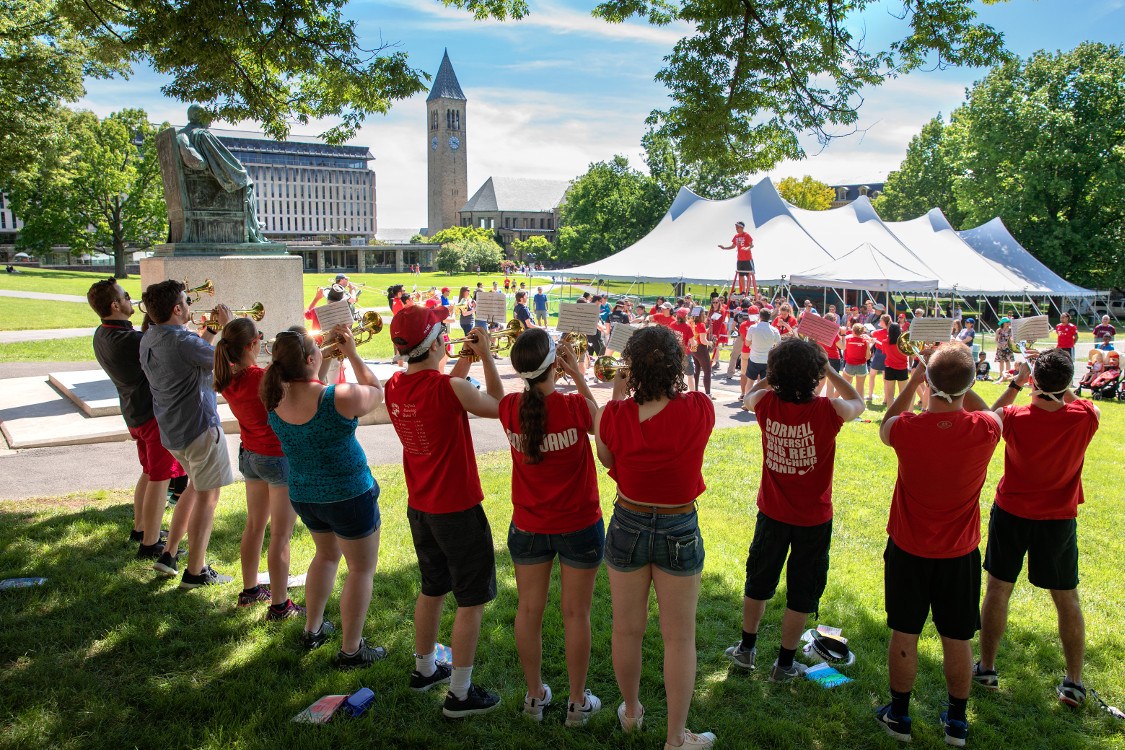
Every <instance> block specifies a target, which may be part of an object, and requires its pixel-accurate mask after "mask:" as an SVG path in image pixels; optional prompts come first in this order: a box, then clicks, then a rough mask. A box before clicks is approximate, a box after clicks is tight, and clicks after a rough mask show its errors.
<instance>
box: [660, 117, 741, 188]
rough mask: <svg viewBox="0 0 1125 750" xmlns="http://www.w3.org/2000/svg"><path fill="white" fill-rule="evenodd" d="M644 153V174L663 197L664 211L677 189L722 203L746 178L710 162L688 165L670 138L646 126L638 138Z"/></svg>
mask: <svg viewBox="0 0 1125 750" xmlns="http://www.w3.org/2000/svg"><path fill="white" fill-rule="evenodd" d="M641 146H642V147H643V148H644V150H645V154H644V160H645V165H646V166H647V167H648V173H649V175H650V176H651V177H652V179H653V180H655V181H656V186H657V187H658V188H659V190H660V193H661V195H662V196H663V200H664V205H665V208H667V207H668V206H670V205H671V204H672V201H674V200H675V199H676V195H677V194H678V193H679V192H680V188H682V187H686V188H688V189H689V190H691V191H692V192H694V193H695V194H696V195H700V196H702V197H704V198H709V199H711V200H726V199H727V198H733V197H734V196H736V195H738V194H739V193H742V192H743V191H744V190H745V189H746V187H745V186H746V180H747V179H748V177H749V175H748V174H747V173H746V172H745V170H738V171H735V172H733V173H731V172H727V171H726V169H725V167H726V166H729V165H725V164H724V165H720V164H717V163H715V162H714V161H713V160H710V159H707V160H704V161H701V162H700V161H691V160H689V159H686V158H684V155H683V153H682V149H681V147H680V144H679V142H678V141H676V140H675V139H674V138H670V137H669V136H668V135H666V134H665V133H663V132H661V131H660V130H659V129H657V128H656V127H655V123H654V122H650V124H649V129H648V131H647V132H646V133H645V134H644V136H643V137H642V138H641Z"/></svg>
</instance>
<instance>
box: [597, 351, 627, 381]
mask: <svg viewBox="0 0 1125 750" xmlns="http://www.w3.org/2000/svg"><path fill="white" fill-rule="evenodd" d="M619 371H620V372H622V373H624V374H628V372H629V366H628V365H627V364H625V362H624V361H622V360H620V359H614V358H613V357H611V356H609V355H608V354H607V355H605V356H602V357H598V358H597V359H595V360H594V378H596V379H597V381H598V382H599V383H608V382H609V381H611V380H613V379H614V378H615V377H617V373H618V372H619Z"/></svg>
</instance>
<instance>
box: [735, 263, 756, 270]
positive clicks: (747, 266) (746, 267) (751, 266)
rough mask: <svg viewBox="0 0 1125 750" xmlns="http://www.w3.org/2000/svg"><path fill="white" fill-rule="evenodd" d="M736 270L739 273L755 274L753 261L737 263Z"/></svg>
mask: <svg viewBox="0 0 1125 750" xmlns="http://www.w3.org/2000/svg"><path fill="white" fill-rule="evenodd" d="M735 268H736V269H737V270H738V272H739V273H754V261H753V260H740V261H736V262H735Z"/></svg>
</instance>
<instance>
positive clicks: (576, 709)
mask: <svg viewBox="0 0 1125 750" xmlns="http://www.w3.org/2000/svg"><path fill="white" fill-rule="evenodd" d="M601 708H602V702H601V699H600V698H598V696H596V695H594V694H593V693H591V692H590V691H589V690H587V691H586V700H584V701H583V702H582V704H581V705H579V704H577V703H573V702H572V703H568V704H567V707H566V725H567V726H568V727H584V726H586V722H588V721H589V720H590V717H591V716H593V715H594V714H596V713H597V712H598V711H600V710H601Z"/></svg>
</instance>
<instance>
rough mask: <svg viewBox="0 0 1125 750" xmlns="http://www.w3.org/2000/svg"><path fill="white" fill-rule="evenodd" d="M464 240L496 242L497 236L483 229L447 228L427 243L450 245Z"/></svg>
mask: <svg viewBox="0 0 1125 750" xmlns="http://www.w3.org/2000/svg"><path fill="white" fill-rule="evenodd" d="M462 240H479V241H481V242H494V241H495V235H494V233H493V231H492V230H491V229H484V228H482V227H447V228H445V229H442V230H441V231H440V232H437V233H436V234H434V235H433V236H431V237H428V238H427V239H426V240H425V241H426V242H429V243H432V244H434V245H448V244H449V243H451V242H461V241H462Z"/></svg>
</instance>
